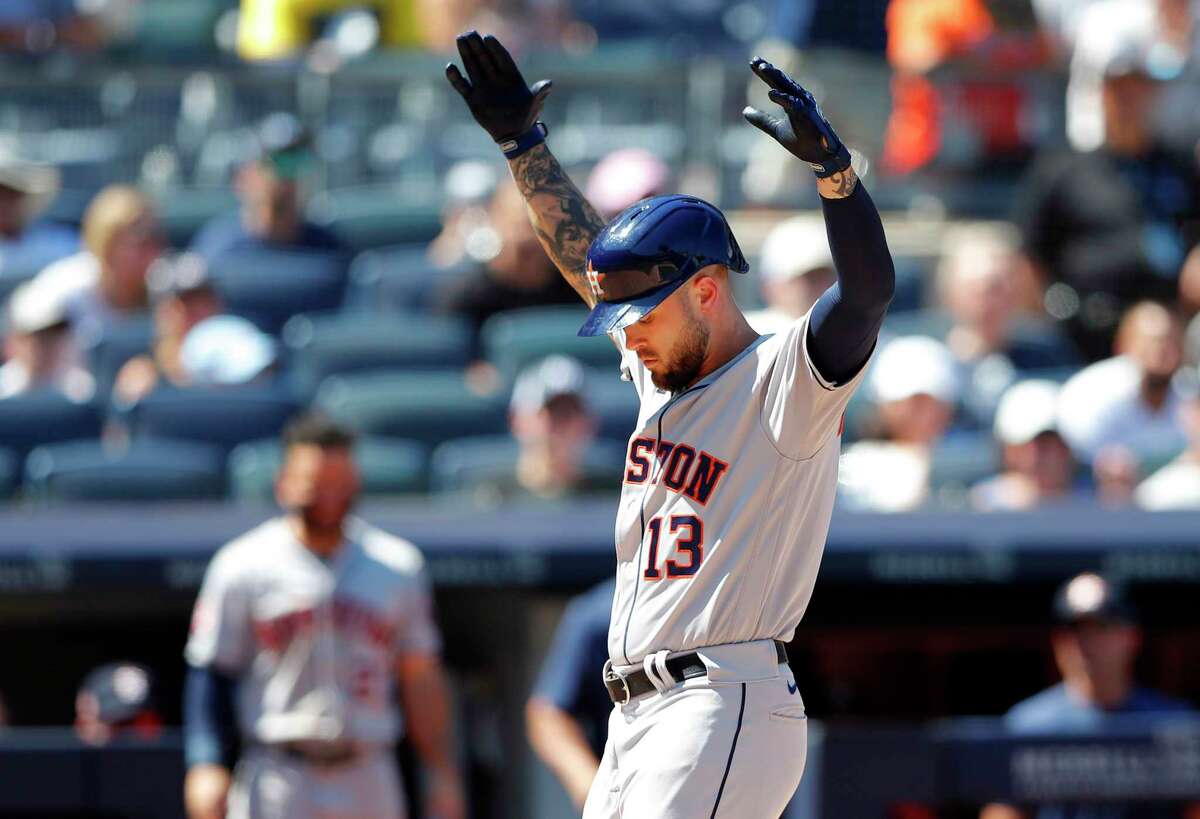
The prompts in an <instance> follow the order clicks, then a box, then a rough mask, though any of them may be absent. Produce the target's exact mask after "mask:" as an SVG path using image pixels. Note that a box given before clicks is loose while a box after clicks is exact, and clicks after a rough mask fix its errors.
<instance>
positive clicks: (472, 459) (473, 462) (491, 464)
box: [430, 435, 625, 492]
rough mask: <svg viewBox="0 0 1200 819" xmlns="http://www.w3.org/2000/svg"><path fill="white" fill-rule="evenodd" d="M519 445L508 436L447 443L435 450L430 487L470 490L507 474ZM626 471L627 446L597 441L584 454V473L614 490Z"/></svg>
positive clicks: (493, 436) (485, 436) (484, 436)
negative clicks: (608, 482) (609, 485)
mask: <svg viewBox="0 0 1200 819" xmlns="http://www.w3.org/2000/svg"><path fill="white" fill-rule="evenodd" d="M517 454H518V449H517V442H516V441H515V440H514V439H513V438H512V437H511V436H508V435H481V436H473V437H470V438H458V439H455V440H453V441H447V442H446V443H444V444H442V445H441V446H439V447H437V449H435V450H434V451H433V456H432V458H431V459H430V486H431V488H432V489H434V490H435V491H438V492H457V491H462V490H469V489H471V488H472V487H475V486H478V485H480V484H484V483H488V482H490V481H493V480H496V479H497V478H501V477H503V476H506V475H511V474H512V471H513V468H514V467H515V466H516V463H517ZM624 468H625V445H624V444H623V443H621V442H620V441H614V440H606V439H603V438H601V439H597V440H596V441H595V442H593V444H592V446H591V447H589V448H588V450H587V452H586V453H585V455H584V474H585V475H586V476H588V477H589V478H591V479H595V482H598V483H603V482H605V479H607V480H610V481H611V485H612V488H613V490H614V491H615V490H616V489H617V488H618V487H619V486H620V482H621V475H622V473H623V471H624Z"/></svg>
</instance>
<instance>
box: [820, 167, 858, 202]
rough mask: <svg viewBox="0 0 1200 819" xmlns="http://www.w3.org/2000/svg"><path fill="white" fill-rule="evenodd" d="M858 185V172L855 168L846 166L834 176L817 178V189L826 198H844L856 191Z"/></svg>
mask: <svg viewBox="0 0 1200 819" xmlns="http://www.w3.org/2000/svg"><path fill="white" fill-rule="evenodd" d="M856 185H858V174H856V173H855V172H854V168H846V170H844V171H840V172H838V173H835V174H833V175H832V176H827V177H826V178H824V179H818V180H817V190H818V192H820V194H821V195H822V196H824V197H825V198H826V199H844V198H846V197H847V196H849V195H850V194H852V193H854V188H855V186H856Z"/></svg>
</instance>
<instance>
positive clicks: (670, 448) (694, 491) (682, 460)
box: [625, 438, 729, 506]
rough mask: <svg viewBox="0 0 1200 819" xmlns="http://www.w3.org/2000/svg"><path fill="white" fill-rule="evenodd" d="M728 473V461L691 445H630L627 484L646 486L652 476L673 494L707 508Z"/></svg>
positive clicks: (637, 440)
mask: <svg viewBox="0 0 1200 819" xmlns="http://www.w3.org/2000/svg"><path fill="white" fill-rule="evenodd" d="M656 470H659V471H656ZM728 471H729V464H728V463H727V462H725V461H722V460H721V459H720V458H718V457H717V456H715V455H713V454H712V453H710V452H705V451H704V450H702V449H697V448H696V447H694V446H691V445H689V444H684V443H674V442H672V441H667V440H662V441H658V442H657V445H656V442H655V440H654V439H653V438H634V439H633V440H632V441H630V442H629V453H628V459H627V463H626V469H625V482H626V483H645V482H646V481H647V480H649V479H650V478H651V476H652V475H653V476H654V477H656V478H660V479H661V480H662V483H663V486H665V487H667V488H668V489H670V490H671V491H672V492H676V493H679V494H681V495H686V496H687V497H689V498H691V499H692V500H694V501H696V502H697V503H699V504H700V505H701V506H704V505H706V504H707V503H708V501H709V498H711V497H712V494H713V492H714V491H716V488H717V484H719V483H720V482H721V478H723V477H724V476H725V474H726V473H727V472H728Z"/></svg>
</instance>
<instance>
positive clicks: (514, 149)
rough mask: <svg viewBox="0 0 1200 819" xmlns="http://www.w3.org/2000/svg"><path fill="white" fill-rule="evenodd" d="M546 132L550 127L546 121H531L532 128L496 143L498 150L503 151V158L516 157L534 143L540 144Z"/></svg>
mask: <svg viewBox="0 0 1200 819" xmlns="http://www.w3.org/2000/svg"><path fill="white" fill-rule="evenodd" d="M548 133H550V129H549V128H547V127H546V123H544V122H542V121H541V120H540V119H539V120H538V121H537V122H535V123H533V127H532V128H530V129H529V130H528V131H526V132H525V133H523V134H521V135H520V136H518V137H514V138H513V139H506V140H504V141H503V142H499V143H497V144H498V145H499V146H500V150H501V151H503V152H504V158H505V159H516V158H517V157H518V156H520V155H521V154H523V153H525V152H526V151H528V150H529V149H530V148H532V147H534V146H535V145H541V144H542V143H543V142H545V141H546V135H547V134H548Z"/></svg>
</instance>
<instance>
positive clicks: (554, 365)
mask: <svg viewBox="0 0 1200 819" xmlns="http://www.w3.org/2000/svg"><path fill="white" fill-rule="evenodd" d="M585 380H586V375H585V370H584V368H583V366H582V365H581V364H580V363H579V362H578V361H576V360H575V359H573V358H570V357H568V356H563V355H552V356H548V357H547V358H544V359H542V360H541V361H539V362H537V363H536V364H533V365H531V366H529V367H527V368H526V369H525V370H523V371H522V372H521V374H520V375H519V376H518V377H517V381H516V384H515V385H514V386H513V392H512V398H511V399H510V401H509V408H508V423H509V429H510V430H511V431H512V435H513V438H514V439H515V440H516V441H517V444H518V448H519V449H518V455H517V462H516V465H515V468H514V470H513V475H512V479H513V485H512V486H511V487H510V489H516V490H519V492H520V493H521V494H526V495H531V496H534V497H537V498H543V499H554V498H564V497H568V496H570V495H573V494H577V493H578V492H580V491H582V490H585V489H589V488H592V487H591V486H590V485H589V481H588V479H589V475H588V472H587V468H586V465H585V456H586V454H587V450H588V447H589V446H591V444H592V442H593V440H594V439H595V437H596V418H595V416H594V415H593V414H592V411H591V409H590V407H589V406H588V403H587V399H586V398H585V396H584V381H585Z"/></svg>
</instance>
